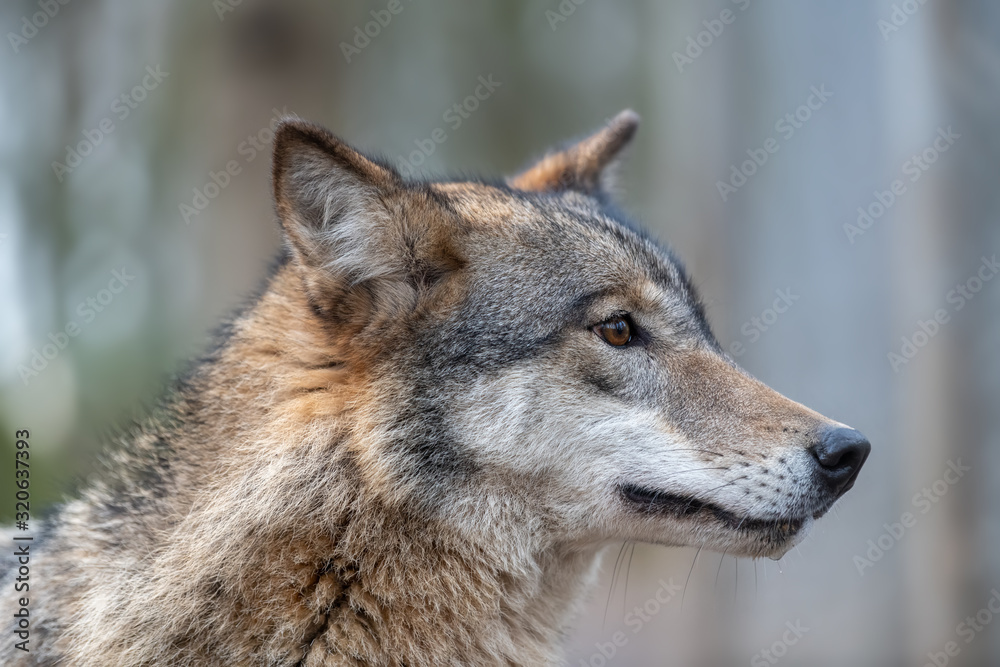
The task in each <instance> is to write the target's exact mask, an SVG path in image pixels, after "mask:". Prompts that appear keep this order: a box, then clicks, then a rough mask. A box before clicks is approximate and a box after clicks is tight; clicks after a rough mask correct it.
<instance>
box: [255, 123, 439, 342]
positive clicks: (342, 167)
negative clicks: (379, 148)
mask: <svg viewBox="0 0 1000 667" xmlns="http://www.w3.org/2000/svg"><path fill="white" fill-rule="evenodd" d="M273 180H274V199H275V203H276V207H277V212H278V217H279V218H280V219H281V226H282V228H283V230H284V234H285V240H286V245H287V247H288V249H289V251H290V253H291V254H292V257H293V259H294V261H295V263H296V264H297V266H298V267H299V269H300V271H299V272H300V274H301V275H302V278H303V281H304V283H305V288H306V292H307V294H308V296H309V298H310V302H311V304H312V305H313V307H314V308H315V309H318V310H320V311H322V312H324V313H326V314H328V315H329V316H330V317H332V318H336V319H348V320H351V321H354V322H356V323H358V324H362V325H363V324H364V323H365V322H366V321H371V320H372V318H375V317H378V316H389V314H391V313H396V314H398V313H400V312H403V310H405V309H407V308H410V307H412V306H413V305H414V304H415V302H416V299H417V297H418V292H419V290H420V289H421V288H422V287H423V286H424V285H427V284H429V283H431V282H433V281H434V280H435V279H436V278H437V277H439V276H441V275H443V274H444V273H446V272H447V271H448V270H449V269H451V268H453V266H454V265H455V263H456V260H455V258H454V254H453V253H451V252H450V251H451V246H450V245H449V243H448V238H450V237H449V233H450V231H451V230H450V229H449V228H448V227H447V225H446V222H445V216H444V215H443V214H442V213H441V212H440V211H437V210H433V211H428V210H425V209H427V207H428V206H429V204H427V202H426V200H427V198H426V197H423V198H421V197H420V196H419V193H416V192H414V191H413V190H412V188H409V187H408V186H407V185H406V184H405V183H404V182H403V180H402V178H401V177H400V176H399V174H398V173H396V171H395V170H393V169H392V167H389V166H386V165H384V164H380V163H379V162H376V161H374V160H371V159H369V158H367V157H365V156H364V155H362V154H361V153H359V152H358V151H356V150H354V149H353V148H351V147H350V146H348V145H347V144H345V143H344V142H343V141H341V140H340V139H338V138H337V137H335V136H334V135H332V134H330V133H329V132H327V131H326V130H324V129H323V128H321V127H318V126H316V125H312V124H310V123H306V122H304V121H300V120H297V119H291V120H286V121H284V122H283V123H282V125H281V127H279V128H278V130H277V132H276V133H275V138H274V164H273ZM421 207H423V208H421Z"/></svg>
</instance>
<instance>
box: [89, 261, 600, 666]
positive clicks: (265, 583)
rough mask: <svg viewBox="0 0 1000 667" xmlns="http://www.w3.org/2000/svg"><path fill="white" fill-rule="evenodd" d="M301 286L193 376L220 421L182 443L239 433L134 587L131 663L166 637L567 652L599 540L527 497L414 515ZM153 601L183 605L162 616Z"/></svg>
mask: <svg viewBox="0 0 1000 667" xmlns="http://www.w3.org/2000/svg"><path fill="white" fill-rule="evenodd" d="M288 281H289V277H288V276H287V275H283V274H282V273H279V275H278V276H277V277H276V278H275V281H274V283H273V285H272V288H271V290H269V292H268V293H267V294H266V295H265V296H264V298H263V299H262V301H261V303H260V304H259V305H258V306H257V307H256V308H255V310H254V311H252V312H251V313H249V314H248V315H247V316H245V317H244V318H242V319H241V320H239V321H237V322H236V323H235V325H234V334H233V337H232V339H231V341H230V342H229V343H228V344H227V345H226V346H225V347H224V348H223V349H222V350H220V352H219V353H218V355H217V358H216V360H215V361H214V363H213V364H211V365H209V366H208V367H207V368H206V369H205V370H204V372H203V373H202V374H200V376H199V377H198V378H196V379H195V381H194V389H195V391H196V396H197V400H196V401H195V403H196V404H197V405H198V406H201V407H200V408H199V411H200V412H201V413H202V414H198V415H197V416H196V417H197V418H196V419H195V420H194V421H196V422H198V423H200V424H212V425H214V426H211V427H199V428H211V429H212V430H213V431H214V432H213V433H201V432H189V433H188V435H187V437H188V438H201V439H205V440H208V441H212V442H220V441H222V442H225V443H227V444H224V445H223V446H221V447H220V448H219V450H218V451H216V452H213V454H212V455H213V456H216V457H218V459H219V461H218V465H217V466H213V468H214V469H213V470H212V481H211V483H210V487H209V488H207V489H205V488H203V489H202V490H201V494H200V495H198V496H193V497H192V499H191V502H192V504H193V505H192V506H193V508H194V509H189V510H187V511H186V516H187V518H186V519H185V525H184V526H183V532H184V535H185V538H184V540H183V541H181V542H179V543H174V544H171V545H169V547H168V548H167V549H166V550H165V552H164V555H163V556H162V557H161V558H159V559H158V560H157V562H156V563H155V568H156V570H157V571H156V572H152V573H149V574H151V575H153V576H151V577H150V578H149V579H147V580H146V583H144V584H143V585H142V587H143V588H145V589H146V590H145V593H146V595H144V596H135V597H134V598H133V599H135V600H138V599H139V598H142V604H138V603H136V604H135V606H136V609H135V610H134V611H135V613H136V614H137V615H139V617H140V621H144V622H140V623H137V624H135V625H133V626H132V627H131V629H130V630H129V633H130V634H131V635H132V636H133V638H134V641H133V643H132V650H134V651H135V655H134V656H133V657H136V658H139V657H143V656H149V655H151V654H152V652H154V651H157V650H158V649H157V647H156V642H157V640H156V638H157V637H159V643H160V646H161V647H162V646H164V645H173V646H178V645H183V646H186V647H187V650H189V651H190V652H191V654H192V655H213V656H220V657H222V658H224V659H225V660H227V661H228V662H231V663H233V664H235V663H243V662H250V661H254V660H263V661H265V662H269V663H281V664H285V663H288V664H292V663H296V662H298V661H301V662H302V663H303V664H326V663H325V662H324V658H325V659H327V660H329V661H330V662H331V664H333V663H334V662H335V661H336V660H337V659H338V658H339V659H341V660H348V659H350V657H351V656H353V657H354V659H355V660H358V661H359V662H360V663H361V664H407V665H422V664H427V665H437V664H456V663H462V664H552V663H557V662H558V661H559V647H558V642H559V640H560V638H561V636H562V633H563V632H564V631H565V628H566V626H567V625H568V622H569V621H570V620H571V615H572V614H573V613H574V612H575V611H576V607H577V606H578V604H579V600H580V596H581V594H582V592H583V589H584V587H585V584H586V583H587V582H588V580H589V579H591V578H592V576H593V573H594V570H595V566H596V563H597V557H596V551H595V550H593V549H591V550H579V549H573V548H569V547H568V546H566V545H556V544H542V543H540V542H539V541H538V540H537V539H536V538H535V537H533V536H532V535H530V534H529V533H528V529H527V527H526V525H525V524H527V522H526V521H525V518H524V515H523V514H520V515H519V513H518V512H519V506H518V504H517V501H516V499H514V500H512V501H511V503H510V507H508V508H506V509H501V510H500V511H496V510H495V508H492V510H491V511H490V512H491V513H490V512H487V510H483V509H480V507H479V506H480V505H482V506H483V507H485V506H486V505H487V503H485V502H483V501H482V499H481V498H476V497H471V498H466V499H465V500H461V499H459V500H458V501H457V504H456V507H453V508H448V507H443V508H439V510H441V511H436V512H426V511H424V510H422V509H420V508H416V509H415V505H414V503H412V502H410V501H409V500H408V498H407V497H406V495H405V494H403V495H400V493H399V491H398V490H397V489H398V487H399V486H400V485H401V484H402V485H403V486H404V487H405V476H401V477H397V478H393V477H392V475H391V471H387V470H386V468H385V465H386V464H385V461H386V460H390V461H391V460H392V454H391V452H388V451H387V450H380V449H379V445H380V442H379V438H378V437H377V436H375V435H373V434H374V433H377V432H378V431H379V429H378V428H377V424H376V425H375V427H373V426H371V425H366V421H371V420H372V417H371V415H372V411H371V410H370V409H368V407H366V406H367V402H368V399H369V398H370V397H368V396H366V395H365V391H366V390H365V388H364V386H363V384H364V383H354V382H352V381H351V377H350V373H351V372H352V371H351V368H350V364H344V363H342V360H341V359H338V358H337V356H338V355H337V354H336V352H334V351H331V350H329V348H328V341H327V342H324V341H323V340H322V338H323V335H324V334H323V332H322V329H321V328H318V327H316V326H315V323H313V322H309V321H308V319H309V318H310V317H314V315H313V314H311V313H310V312H309V311H308V308H307V307H306V304H303V303H301V299H302V297H301V296H300V295H299V290H297V289H295V285H294V284H293V283H289V282H288ZM345 374H347V375H345ZM383 444H384V443H383ZM201 464H202V465H203V464H204V462H201ZM404 490H405V489H404ZM477 503H478V504H477ZM459 517H461V518H460V519H459ZM463 526H465V528H463ZM469 527H472V528H469ZM149 582H156V583H149ZM157 600H159V601H160V602H161V603H162V604H163V605H168V604H169V605H172V606H173V607H174V608H175V609H177V610H178V611H179V612H186V613H183V614H182V615H183V618H176V619H171V622H166V623H165V622H164V621H163V619H162V618H161V617H159V616H158V615H157V613H156V608H157V606H158V605H157V604H156V601H157ZM151 603H152V604H151ZM251 610H252V611H251ZM179 615H180V614H179ZM118 618H120V619H121V620H122V622H123V623H124V622H128V623H133V622H134V621H135V620H136V619H135V618H134V617H131V618H125V617H124V616H119V617H118ZM192 619H194V620H192ZM138 628H145V629H144V630H142V631H140V630H138ZM220 629H224V630H220ZM141 632H145V634H144V635H143V636H140V633H141ZM165 642H170V644H166V643H165ZM109 648H110V647H109ZM119 648H120V647H119ZM140 662H141V660H140ZM337 664H340V663H337Z"/></svg>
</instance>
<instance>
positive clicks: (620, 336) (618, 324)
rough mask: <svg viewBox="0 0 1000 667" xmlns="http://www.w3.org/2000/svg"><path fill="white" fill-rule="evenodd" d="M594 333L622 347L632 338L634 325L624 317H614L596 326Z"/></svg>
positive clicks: (611, 343) (609, 342) (607, 341)
mask: <svg viewBox="0 0 1000 667" xmlns="http://www.w3.org/2000/svg"><path fill="white" fill-rule="evenodd" d="M594 333H596V334H597V335H598V336H600V337H601V338H603V339H604V341H605V342H606V343H608V345H614V346H615V347H622V346H623V345H626V344H627V343H628V342H629V341H630V340H632V325H631V324H629V321H628V320H627V319H626V318H624V317H612V318H611V319H610V320H606V321H604V322H601V323H600V324H598V325H597V326H595V327H594Z"/></svg>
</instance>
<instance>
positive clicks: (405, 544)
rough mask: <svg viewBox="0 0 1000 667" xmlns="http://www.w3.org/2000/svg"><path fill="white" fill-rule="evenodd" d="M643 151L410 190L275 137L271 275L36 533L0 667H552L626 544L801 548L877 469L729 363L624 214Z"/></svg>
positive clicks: (613, 143)
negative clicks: (25, 613) (612, 186)
mask: <svg viewBox="0 0 1000 667" xmlns="http://www.w3.org/2000/svg"><path fill="white" fill-rule="evenodd" d="M637 124H638V119H637V116H636V115H635V114H634V113H632V112H630V111H625V112H622V113H621V114H619V115H618V116H617V117H615V118H614V119H612V120H611V121H610V122H609V123H608V124H607V125H606V126H604V127H603V128H602V129H600V130H599V131H598V132H596V133H595V134H593V135H592V136H589V137H587V138H585V139H583V140H582V141H579V142H577V143H575V144H570V145H569V146H568V147H566V148H564V149H562V150H558V151H554V152H551V153H549V154H548V155H546V156H545V157H544V158H543V159H541V160H540V161H539V162H537V163H536V164H534V165H533V166H531V167H530V168H528V169H527V170H526V171H524V172H523V173H520V174H519V175H517V176H514V177H512V178H510V179H507V180H505V181H496V182H487V181H466V180H462V181H434V182H415V181H407V180H404V179H403V178H401V177H400V176H399V175H398V173H397V172H396V171H395V170H394V169H393V168H392V167H391V166H389V165H388V164H386V163H384V162H380V161H378V160H375V159H371V158H368V157H366V156H364V155H363V154H361V153H360V152H358V151H356V150H354V149H352V148H351V147H349V146H348V145H346V144H345V143H344V142H342V141H341V140H339V139H337V138H336V137H334V136H332V135H331V134H329V133H328V132H326V131H325V130H323V129H321V128H319V127H316V126H314V125H310V124H308V123H305V122H303V121H301V120H298V119H294V118H292V119H286V120H284V121H283V123H282V125H281V127H280V129H279V130H278V131H277V133H276V137H275V147H274V167H273V183H274V197H275V201H276V208H277V215H278V218H279V219H280V224H281V227H282V230H283V235H284V241H285V243H284V246H285V250H284V253H283V258H282V259H281V261H280V262H279V263H278V264H277V266H276V268H275V269H274V271H273V272H272V275H271V276H270V277H269V278H268V281H267V283H266V288H265V289H264V291H263V293H262V294H261V295H260V296H259V298H257V299H256V300H255V301H254V302H253V303H252V304H251V305H250V306H248V307H247V308H246V309H245V310H243V311H242V312H241V313H240V314H238V315H237V316H235V317H234V318H233V319H232V320H231V321H230V322H229V324H228V325H227V326H226V328H225V329H224V332H223V334H222V335H221V337H220V340H219V342H218V344H217V346H216V347H215V348H214V349H213V351H211V352H210V353H209V354H208V356H207V357H206V358H205V359H204V360H203V361H202V362H201V363H199V364H198V365H196V366H195V367H194V369H193V370H192V371H191V372H190V373H189V374H188V375H187V376H186V377H185V378H183V379H181V380H179V381H177V383H176V384H175V386H174V388H173V390H172V391H171V392H170V393H169V394H168V396H167V397H166V398H165V399H164V400H163V401H162V402H161V404H160V407H159V408H158V409H156V410H155V411H154V413H153V414H152V415H151V416H150V417H149V418H148V419H146V420H145V421H144V422H143V423H142V424H140V425H138V426H136V427H135V428H134V429H132V431H131V432H130V434H129V435H128V436H127V437H125V438H123V439H122V440H123V441H122V442H121V443H119V446H118V447H117V448H115V449H114V450H112V451H111V453H109V454H108V456H107V458H106V461H105V464H106V465H105V466H104V468H105V469H104V470H103V471H102V472H101V473H99V474H98V475H97V476H96V478H95V479H94V480H93V481H92V482H90V483H89V484H88V485H87V486H86V488H85V489H84V490H83V491H82V492H81V494H80V495H79V497H78V498H77V499H74V500H71V501H69V502H67V503H66V504H64V505H63V506H62V507H61V508H59V510H58V511H57V512H56V513H55V514H54V516H53V517H52V518H51V519H50V520H49V521H48V522H47V524H46V527H45V529H44V531H43V534H42V535H39V536H38V537H37V538H36V541H35V546H33V555H32V579H31V588H30V592H29V593H28V594H27V597H28V598H30V610H31V643H30V646H31V650H30V652H28V653H25V652H23V651H18V650H15V649H14V648H13V646H12V644H13V642H11V641H7V639H6V638H9V637H11V636H12V635H11V632H10V631H11V630H12V626H10V625H9V623H10V620H9V619H10V616H9V615H7V614H5V616H6V619H5V621H4V624H5V625H8V627H7V631H5V632H4V637H5V641H4V645H3V647H2V648H0V662H2V663H3V664H7V665H10V664H19V665H55V664H60V665H408V666H415V665H435V666H439V665H501V664H502V665H512V664H517V665H541V664H558V663H559V662H560V660H561V652H560V639H561V638H562V637H563V636H565V634H566V632H567V630H568V628H569V627H570V624H571V622H572V619H573V616H574V613H575V612H576V611H577V610H578V608H579V607H580V604H581V601H582V600H583V597H584V595H585V592H586V590H587V586H588V584H589V583H590V582H592V580H593V579H594V577H595V573H596V570H597V567H598V564H599V559H600V555H601V553H602V552H603V551H604V550H605V548H606V547H607V546H608V545H609V544H613V543H615V542H620V541H622V540H633V541H643V542H650V543H655V544H661V545H668V546H684V545H690V546H698V547H705V548H707V549H713V550H718V551H725V552H727V553H729V554H734V555H739V556H745V557H753V558H756V557H762V556H770V557H779V556H780V555H781V554H783V553H784V552H785V551H786V550H788V549H789V548H791V546H793V545H794V544H796V543H797V541H798V540H800V539H801V538H802V536H803V535H804V534H805V532H806V531H807V530H808V528H809V526H810V525H811V523H812V522H813V520H814V519H816V518H818V517H820V516H821V515H822V514H824V513H825V512H826V511H827V510H828V509H829V508H830V506H831V505H832V504H833V503H834V502H835V501H836V500H837V498H839V497H840V496H841V495H842V494H843V493H844V492H845V491H847V489H849V488H850V487H851V485H852V484H853V483H854V481H855V479H856V477H857V475H858V472H859V470H860V468H861V465H862V464H863V463H864V460H865V458H866V457H867V455H868V452H869V449H870V447H869V444H868V442H867V441H866V440H865V438H864V437H863V436H862V435H861V434H860V433H858V432H857V431H855V430H853V429H850V428H848V427H846V426H844V425H843V424H840V423H839V422H835V421H832V420H830V419H827V418H826V417H823V416H822V415H819V414H817V413H815V412H813V411H812V410H809V409H808V408H806V407H804V406H802V405H799V404H798V403H795V402H793V401H791V400H789V399H787V398H785V397H783V396H781V395H780V394H778V393H776V392H774V391H773V390H771V389H769V388H768V387H766V386H765V385H763V384H761V383H760V382H758V381H757V380H755V379H753V378H752V377H750V376H749V375H748V374H746V373H745V372H744V371H742V370H741V369H740V368H739V367H737V365H736V364H735V363H734V362H733V360H732V359H730V358H729V357H728V356H727V355H726V354H725V352H724V351H723V350H722V348H721V347H720V346H719V344H718V342H717V341H716V339H715V338H714V337H713V335H712V333H711V331H710V330H709V327H708V325H707V324H706V320H705V315H704V312H703V309H702V306H701V305H700V303H699V301H698V298H697V297H696V295H695V292H694V290H693V289H692V286H691V283H690V282H689V280H688V278H687V277H686V275H685V273H684V271H683V270H682V268H681V266H680V265H679V264H678V262H677V261H676V260H675V259H674V258H673V257H672V256H671V255H670V254H669V252H667V251H666V250H664V249H663V248H661V247H659V246H658V245H657V244H656V243H654V242H653V241H652V240H650V238H648V237H647V236H644V235H643V234H642V233H640V232H639V231H637V230H636V229H634V228H633V227H632V226H631V225H630V224H629V223H628V222H627V221H625V220H624V219H623V218H622V217H621V216H620V215H619V214H618V213H617V212H616V211H615V209H614V208H613V207H612V206H611V205H610V202H609V199H608V196H607V194H606V193H607V190H608V172H609V167H610V166H611V165H612V163H614V162H615V161H616V159H617V157H618V156H619V153H620V151H621V149H622V148H623V147H624V146H625V145H626V144H627V143H628V142H629V141H630V139H631V138H632V136H633V135H634V133H635V130H636V127H637ZM5 565H9V564H5ZM10 571H11V568H9V567H5V572H10ZM9 584H10V582H9V581H8V582H4V584H3V592H2V595H3V596H5V597H4V598H3V600H2V602H3V604H2V608H3V609H7V610H9V609H14V608H15V601H16V600H17V598H18V597H19V596H20V595H23V594H17V595H12V591H13V586H12V585H9Z"/></svg>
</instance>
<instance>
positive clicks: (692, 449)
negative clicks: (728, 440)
mask: <svg viewBox="0 0 1000 667" xmlns="http://www.w3.org/2000/svg"><path fill="white" fill-rule="evenodd" d="M670 451H671V452H703V453H705V454H713V455H715V456H722V455H723V454H722V452H716V451H714V450H711V449H699V448H697V447H684V448H681V449H671V450H670Z"/></svg>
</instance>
